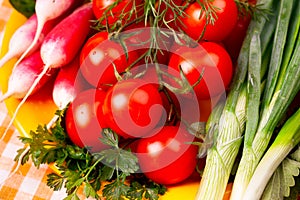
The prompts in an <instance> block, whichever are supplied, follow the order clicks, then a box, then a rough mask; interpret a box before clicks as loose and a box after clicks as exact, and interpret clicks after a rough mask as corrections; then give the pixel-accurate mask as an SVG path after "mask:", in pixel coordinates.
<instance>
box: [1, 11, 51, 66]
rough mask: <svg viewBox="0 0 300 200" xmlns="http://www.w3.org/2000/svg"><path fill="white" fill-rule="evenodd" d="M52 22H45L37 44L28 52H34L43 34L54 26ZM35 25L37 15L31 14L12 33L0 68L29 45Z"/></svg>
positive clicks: (33, 34) (19, 54) (18, 55)
mask: <svg viewBox="0 0 300 200" xmlns="http://www.w3.org/2000/svg"><path fill="white" fill-rule="evenodd" d="M54 24H55V23H54V22H53V21H49V22H48V23H46V24H45V26H44V28H43V31H42V33H41V35H40V37H39V38H38V39H37V44H36V45H35V46H34V47H33V48H32V49H31V50H30V51H28V54H30V53H32V52H34V51H35V50H36V49H37V48H38V46H40V44H41V43H42V40H43V38H44V36H45V35H46V34H47V33H48V32H49V31H50V30H51V29H52V28H53V27H54ZM36 27H37V16H36V14H33V15H32V16H31V17H30V18H29V19H28V20H27V21H26V22H25V23H24V24H23V25H22V26H20V27H19V28H18V29H17V30H16V31H15V32H14V34H13V35H12V37H11V39H10V41H9V47H8V52H7V53H6V54H5V55H4V56H3V57H2V58H1V60H0V68H1V67H2V66H3V65H4V64H5V63H6V62H8V61H9V60H10V59H12V58H15V57H20V56H21V55H22V54H23V53H24V52H25V51H26V50H27V49H28V48H29V46H30V45H31V43H32V41H33V39H34V36H35V30H36Z"/></svg>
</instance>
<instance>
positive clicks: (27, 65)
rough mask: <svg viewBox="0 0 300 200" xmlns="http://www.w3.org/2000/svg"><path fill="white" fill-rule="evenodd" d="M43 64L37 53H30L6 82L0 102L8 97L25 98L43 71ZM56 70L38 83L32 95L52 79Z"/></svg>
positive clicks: (51, 71)
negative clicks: (5, 88) (6, 85)
mask: <svg viewBox="0 0 300 200" xmlns="http://www.w3.org/2000/svg"><path fill="white" fill-rule="evenodd" d="M43 67H44V64H43V61H42V59H41V55H40V52H39V51H36V52H34V53H32V54H31V55H30V56H28V57H26V58H25V59H24V60H23V61H22V62H20V63H19V65H17V66H16V67H15V68H14V69H13V71H12V73H11V75H10V77H9V80H8V89H7V91H6V93H5V94H3V96H2V97H1V98H0V102H2V101H4V100H5V99H7V98H9V97H14V98H18V99H21V98H23V97H25V95H26V94H27V92H28V91H29V89H30V87H31V85H32V84H33V82H34V81H35V78H36V76H38V75H39V74H40V73H41V72H42V70H43ZM56 71H57V70H55V69H53V70H50V71H49V72H48V73H47V75H46V76H43V78H42V79H41V80H40V81H39V82H38V84H37V85H36V87H34V89H33V91H32V93H34V92H36V91H38V90H39V89H40V88H41V87H42V86H43V85H45V83H46V82H48V80H49V79H51V78H53V75H54V73H55V72H56Z"/></svg>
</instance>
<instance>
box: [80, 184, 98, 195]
mask: <svg viewBox="0 0 300 200" xmlns="http://www.w3.org/2000/svg"><path fill="white" fill-rule="evenodd" d="M83 192H84V194H85V196H86V197H93V198H96V199H98V198H99V196H98V194H97V191H95V189H94V188H93V187H92V186H91V185H90V184H89V183H88V182H86V183H85V185H84V187H83Z"/></svg>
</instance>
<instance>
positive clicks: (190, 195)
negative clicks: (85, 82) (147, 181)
mask: <svg viewBox="0 0 300 200" xmlns="http://www.w3.org/2000/svg"><path fill="white" fill-rule="evenodd" d="M25 21H26V18H25V17H24V16H22V15H21V14H20V13H18V12H17V11H15V10H13V11H12V15H11V17H10V19H9V21H8V23H7V26H6V30H5V34H4V40H3V46H2V49H1V54H0V57H2V56H3V55H4V53H6V52H7V49H8V43H9V39H10V37H11V36H12V34H13V33H14V31H15V30H16V29H17V28H18V27H19V26H21V25H22V24H23V23H24V22H25ZM15 62H16V60H15V59H14V60H11V61H10V62H8V63H6V65H5V66H3V67H2V68H1V69H0V86H1V90H2V92H3V93H4V92H5V91H6V90H7V82H8V78H9V75H10V73H11V70H12V67H13V65H14V63H15ZM51 87H52V85H51V82H50V83H49V84H48V85H46V86H45V87H44V88H43V89H42V91H39V92H38V93H36V94H34V95H33V96H31V97H30V98H29V99H28V100H27V102H26V103H25V104H24V105H23V106H22V107H21V109H20V111H19V113H18V115H17V117H16V120H15V121H14V126H15V127H16V128H17V129H18V131H19V132H20V134H21V135H24V136H28V135H29V131H30V130H35V129H36V127H37V125H38V124H47V123H48V122H49V120H50V119H52V117H53V115H54V112H55V110H56V109H57V107H56V106H55V104H54V103H53V101H52V97H51V91H52V90H51ZM19 102H20V101H19V100H17V99H14V98H10V99H7V100H6V101H5V104H6V106H7V109H8V112H9V115H11V116H12V114H13V112H14V110H15V109H16V107H17V105H18V103H19ZM199 181H200V180H199V175H195V176H192V177H191V178H190V179H189V180H186V181H185V182H184V183H181V184H178V185H175V186H171V187H169V188H168V192H167V193H166V194H165V195H164V196H162V198H161V199H164V200H177V199H178V200H182V199H188V200H190V199H194V198H195V195H196V192H197V189H198V186H199ZM228 187H229V188H230V187H231V185H229V186H228ZM229 191H230V189H229V190H227V192H226V194H225V196H224V199H228V197H229V193H230V192H229Z"/></svg>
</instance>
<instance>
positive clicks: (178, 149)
mask: <svg viewBox="0 0 300 200" xmlns="http://www.w3.org/2000/svg"><path fill="white" fill-rule="evenodd" d="M116 2H118V3H116ZM146 2H147V1H142V0H135V1H134V0H124V1H105V0H94V1H93V10H94V14H95V17H96V18H97V19H100V18H103V16H105V17H104V18H103V20H102V21H101V22H100V24H102V25H105V26H106V27H114V26H116V25H119V26H121V27H122V31H121V32H117V33H116V32H114V34H111V33H109V32H108V31H105V30H104V31H99V32H97V33H95V34H93V36H91V37H90V38H89V39H88V40H87V41H86V43H85V45H84V46H83V48H82V50H81V52H80V74H81V75H82V77H83V79H84V80H85V81H86V82H88V83H89V85H91V87H90V88H89V89H86V90H84V91H82V92H80V93H79V94H78V95H77V97H76V98H75V99H74V101H73V102H72V103H71V104H70V106H69V107H68V109H67V111H66V118H65V122H66V130H67V132H68V134H69V136H70V138H71V140H72V141H73V142H74V143H75V144H77V145H78V146H81V147H83V146H88V147H90V148H91V151H92V152H97V151H101V150H103V149H105V148H109V147H108V146H107V145H104V144H101V142H100V140H99V138H100V137H101V132H102V130H103V129H104V128H109V129H111V130H113V131H114V132H115V133H116V134H117V135H118V136H119V137H120V141H121V142H123V143H124V144H125V143H126V142H128V141H130V145H129V146H130V148H131V150H132V151H133V152H134V153H136V155H137V157H138V159H139V164H140V168H141V170H142V172H143V173H145V175H146V176H148V177H149V178H150V179H152V180H154V181H156V182H158V183H162V184H174V183H178V182H180V181H182V180H184V179H186V178H187V177H189V176H190V175H191V174H192V173H193V171H194V170H195V167H196V165H197V154H198V147H197V146H196V145H193V144H191V143H192V142H193V141H195V140H199V138H197V137H195V135H193V134H191V131H188V130H189V128H190V126H191V125H192V124H193V123H197V122H206V120H207V118H208V116H209V114H210V112H211V109H212V107H213V105H214V104H215V102H216V100H218V98H219V97H220V96H221V95H224V94H225V93H226V90H227V89H228V86H229V84H230V82H231V79H232V75H233V71H234V70H233V69H234V68H233V65H234V64H233V63H234V62H235V59H236V55H237V53H238V50H239V49H238V48H240V45H241V44H240V43H241V42H240V41H242V39H243V37H244V35H243V33H241V32H239V31H237V29H240V30H242V32H243V31H244V32H245V31H246V28H247V25H248V20H244V19H243V21H245V22H243V26H241V25H240V24H239V23H240V22H239V21H240V20H239V18H238V13H239V12H238V9H237V6H236V3H235V2H234V0H212V1H204V0H203V1H200V2H202V3H203V5H204V7H203V6H201V5H200V4H199V2H198V1H195V2H190V3H188V4H186V1H181V0H173V1H159V2H160V5H157V15H159V14H160V13H164V14H163V16H164V17H163V21H165V22H166V21H167V22H168V23H163V22H160V23H161V27H160V28H159V29H157V28H153V27H151V26H149V25H148V24H147V23H145V20H139V19H140V16H144V13H146V12H147V11H145V10H144V8H146V7H145V5H144V4H145V3H146ZM164 2H169V3H170V4H172V5H173V6H178V7H179V8H184V13H185V14H184V15H179V14H178V16H177V15H176V9H171V7H170V5H164V4H163V3H164ZM207 2H209V3H207ZM205 3H207V4H205ZM114 4H115V5H114ZM111 6H113V8H112V9H110V10H109V11H107V9H108V8H109V7H111ZM132 10H135V11H136V13H132V12H130V11H132ZM208 13H210V14H212V16H210V17H211V20H213V24H211V23H208V21H207V19H208V17H209V16H208V15H207V14H208ZM144 18H145V17H144ZM174 18H176V20H174ZM155 19H157V18H155ZM132 22H133V23H132ZM158 24H159V23H158ZM241 27H242V28H241ZM118 30H119V29H118ZM120 30H121V29H120ZM170 30H172V31H170ZM203 30H205V31H203ZM174 31H177V33H176V34H175V32H174ZM182 33H185V34H186V35H187V37H186V35H185V36H184V37H183V36H182ZM237 33H238V34H239V36H238V38H236V40H237V41H236V42H235V44H232V46H231V45H230V44H229V45H228V42H232V38H234V37H235V36H234V35H235V34H237ZM186 38H188V40H187V39H186ZM199 39H200V40H199ZM232 43H233V42H232ZM228 46H229V47H230V48H227V47H228ZM234 49H235V50H234ZM78 77H81V76H78ZM124 148H125V147H124Z"/></svg>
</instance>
